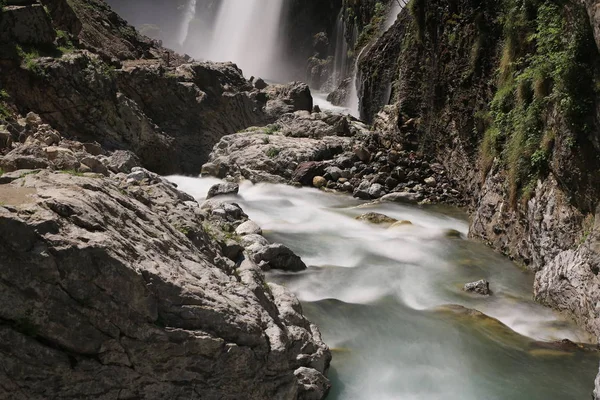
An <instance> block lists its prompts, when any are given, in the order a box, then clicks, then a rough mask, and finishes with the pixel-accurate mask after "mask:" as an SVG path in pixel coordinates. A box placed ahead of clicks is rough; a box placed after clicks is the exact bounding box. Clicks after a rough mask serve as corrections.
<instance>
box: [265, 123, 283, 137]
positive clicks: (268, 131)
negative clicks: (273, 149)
mask: <svg viewBox="0 0 600 400" xmlns="http://www.w3.org/2000/svg"><path fill="white" fill-rule="evenodd" d="M280 130H281V125H279V124H271V125H268V126H267V128H266V129H265V134H267V135H272V134H274V133H276V132H279V131H280Z"/></svg>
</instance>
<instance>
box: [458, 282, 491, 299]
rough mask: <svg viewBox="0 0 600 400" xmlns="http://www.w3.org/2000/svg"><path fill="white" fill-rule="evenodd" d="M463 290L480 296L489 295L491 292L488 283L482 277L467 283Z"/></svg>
mask: <svg viewBox="0 0 600 400" xmlns="http://www.w3.org/2000/svg"><path fill="white" fill-rule="evenodd" d="M463 290H464V291H465V292H470V293H476V294H480V295H482V296H489V295H491V294H492V292H491V290H490V283H489V282H488V281H486V280H484V279H482V280H480V281H477V282H471V283H467V284H466V285H465V286H464V288H463Z"/></svg>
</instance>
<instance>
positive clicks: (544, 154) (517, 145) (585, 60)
mask: <svg viewBox="0 0 600 400" xmlns="http://www.w3.org/2000/svg"><path fill="white" fill-rule="evenodd" d="M505 3H506V4H505V7H506V9H507V10H508V11H507V12H506V13H505V15H504V17H503V21H502V22H503V24H504V42H503V50H502V57H501V60H500V66H499V70H498V87H497V90H496V94H495V96H494V98H493V100H492V102H491V104H490V115H491V117H492V121H493V122H492V126H491V127H490V128H489V129H487V130H486V133H485V135H484V138H483V141H482V144H481V151H480V154H481V163H482V165H481V167H482V170H483V171H484V172H487V171H488V170H489V167H490V166H491V160H493V159H494V158H495V157H500V159H501V160H502V162H503V163H504V167H505V169H506V170H507V171H508V174H507V176H508V182H507V184H508V188H509V192H510V199H511V203H512V204H513V205H516V204H517V203H518V200H519V199H522V200H525V199H527V197H528V196H530V195H531V194H532V192H533V191H532V190H531V188H532V187H534V183H535V182H536V181H537V179H539V178H541V177H544V176H545V175H547V173H548V171H549V162H550V160H551V159H552V154H553V147H554V139H555V136H556V133H555V128H556V127H555V126H553V124H554V125H555V124H557V123H560V122H556V121H551V119H549V118H547V116H548V115H549V114H551V113H552V112H553V110H556V111H558V112H559V115H561V116H563V119H564V121H562V123H563V124H564V125H566V131H565V129H562V131H565V134H567V135H581V134H587V133H588V132H589V129H590V125H589V123H588V122H587V121H589V119H590V118H589V117H590V116H591V115H593V113H594V106H593V105H594V98H595V96H596V92H595V88H596V85H595V80H594V76H595V71H596V65H595V62H596V61H595V58H594V57H596V56H597V49H596V48H595V43H593V36H592V32H591V28H590V26H589V23H588V19H587V15H586V13H585V10H584V9H583V7H580V6H567V3H566V2H564V1H562V0H554V1H545V2H543V3H542V2H539V1H537V0H505Z"/></svg>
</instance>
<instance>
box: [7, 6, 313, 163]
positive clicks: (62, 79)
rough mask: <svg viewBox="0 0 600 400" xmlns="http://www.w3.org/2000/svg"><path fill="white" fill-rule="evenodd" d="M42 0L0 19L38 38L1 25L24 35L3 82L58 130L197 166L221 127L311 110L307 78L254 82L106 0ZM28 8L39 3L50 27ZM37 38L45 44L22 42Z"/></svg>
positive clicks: (11, 47)
mask: <svg viewBox="0 0 600 400" xmlns="http://www.w3.org/2000/svg"><path fill="white" fill-rule="evenodd" d="M44 5H45V6H46V7H47V9H48V11H49V14H50V16H51V17H52V19H51V20H50V18H49V17H48V15H46V12H45V11H44V8H43V7H42V6H41V5H39V4H37V5H33V6H11V7H9V8H8V12H7V13H6V16H5V17H3V18H2V22H1V23H2V24H5V23H6V24H9V23H10V24H11V25H10V27H13V26H17V25H15V24H16V22H15V23H13V22H11V21H17V22H19V23H20V24H21V25H23V26H26V27H28V29H31V30H32V31H33V30H35V32H34V33H35V34H36V35H37V36H38V38H37V39H35V38H33V39H32V38H30V37H29V36H31V35H29V34H27V32H25V31H24V29H21V28H18V26H17V27H16V28H14V29H13V28H10V29H8V28H7V29H5V31H6V32H9V31H10V32H13V31H14V32H17V33H18V35H17V36H19V37H16V36H15V35H13V34H12V33H11V34H10V36H7V40H10V43H9V44H8V45H7V51H3V52H2V53H1V54H0V68H2V71H3V73H2V74H1V75H0V86H2V89H3V90H5V91H6V94H7V95H8V96H10V98H11V100H12V101H13V102H14V104H15V105H16V106H17V108H18V109H19V110H20V111H21V112H23V113H24V112H29V111H34V112H36V113H37V114H39V115H41V116H42V118H43V121H44V123H48V124H50V125H52V126H53V128H55V129H58V130H59V131H60V132H61V134H62V135H64V136H66V137H69V138H71V139H76V140H79V141H82V142H93V141H95V142H98V143H99V144H101V145H102V146H103V147H104V148H106V149H109V150H130V151H133V152H134V153H135V154H136V155H137V156H138V157H139V159H140V161H141V163H142V164H143V165H144V166H145V167H146V168H149V169H151V170H153V171H155V172H158V173H161V174H163V175H167V174H173V173H185V174H198V173H199V172H200V167H201V166H202V164H204V163H205V162H206V161H207V158H208V154H209V151H210V149H211V148H212V147H213V146H214V144H216V143H217V142H218V140H219V139H220V138H221V137H222V136H224V135H227V134H232V133H234V132H237V131H239V130H242V129H244V128H247V127H249V126H254V125H264V124H267V123H269V122H273V121H274V120H276V119H277V118H279V117H280V116H281V115H282V114H283V113H287V112H294V111H297V110H311V109H312V96H311V93H310V90H309V88H308V86H306V85H305V84H302V83H298V82H295V83H293V84H290V85H269V86H268V87H266V88H263V89H256V88H254V87H253V86H252V84H251V83H250V82H248V81H247V80H246V79H245V78H244V77H243V75H242V72H241V71H240V70H239V69H238V68H237V66H235V65H234V64H231V63H197V62H193V61H192V60H190V59H189V58H187V57H182V56H179V55H177V54H175V53H173V52H172V51H170V50H167V49H165V48H163V47H161V46H160V44H159V43H158V42H156V41H152V40H150V39H148V38H145V37H143V36H141V35H139V34H138V33H137V32H136V31H135V30H134V29H133V28H132V27H131V26H129V25H127V24H126V23H125V22H124V21H123V20H122V19H121V18H119V17H118V16H117V15H116V14H115V13H113V12H112V11H111V10H110V8H109V7H108V6H107V5H106V4H105V3H104V2H102V1H99V0H92V1H82V0H73V1H66V0H56V1H54V0H45V1H44ZM20 10H24V11H20ZM34 10H38V11H34ZM40 10H41V11H40ZM25 12H27V13H33V12H37V13H39V12H41V13H42V14H43V16H44V18H45V19H41V20H42V21H46V24H47V26H45V27H41V26H38V25H39V24H41V22H40V23H39V24H37V25H36V24H34V23H32V22H30V20H31V18H32V17H31V18H30V17H29V14H27V15H25ZM19 26H20V25H19ZM17 28H18V29H17ZM34 28H35V29H34ZM58 30H60V32H61V37H60V38H59V39H57V41H56V43H53V42H54V37H55V36H56V31H58ZM0 32H3V31H1V30H0ZM10 32H9V33H10ZM46 32H49V33H50V34H51V36H49V34H47V33H46ZM7 35H8V34H7ZM3 36H6V35H4V34H3ZM34 39H35V40H34ZM42 39H43V40H42ZM40 41H44V42H46V43H47V44H48V45H47V46H45V47H43V48H41V49H34V50H30V48H29V47H27V46H26V45H27V44H28V43H30V42H35V43H38V42H40ZM17 43H19V45H20V46H21V47H17V46H16V44H17ZM23 46H25V47H24V48H25V49H26V50H23ZM44 56H45V57H44Z"/></svg>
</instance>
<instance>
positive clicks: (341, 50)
mask: <svg viewBox="0 0 600 400" xmlns="http://www.w3.org/2000/svg"><path fill="white" fill-rule="evenodd" d="M345 31H346V23H345V21H344V9H343V8H342V9H341V10H340V13H339V15H338V18H337V23H336V25H335V59H334V74H335V75H334V85H335V87H338V86H339V85H340V84H341V83H342V81H343V80H344V77H345V76H346V74H347V73H348V42H347V41H346V38H345V35H344V33H345Z"/></svg>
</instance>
